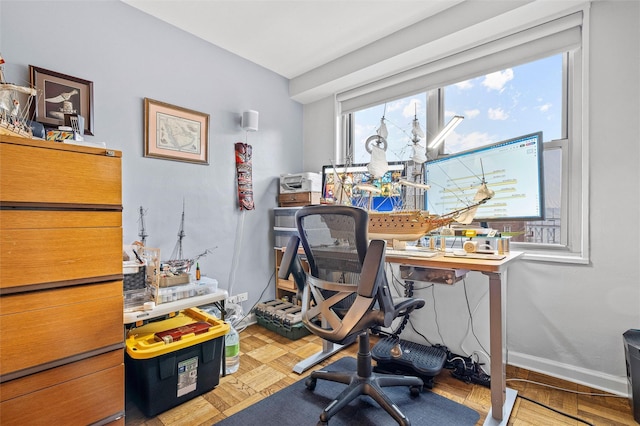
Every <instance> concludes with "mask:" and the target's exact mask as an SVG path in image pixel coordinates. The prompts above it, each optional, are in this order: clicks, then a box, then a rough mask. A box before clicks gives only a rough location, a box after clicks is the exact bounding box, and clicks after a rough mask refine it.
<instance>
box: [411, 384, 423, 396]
mask: <svg viewBox="0 0 640 426" xmlns="http://www.w3.org/2000/svg"><path fill="white" fill-rule="evenodd" d="M409 392H410V393H411V396H413V397H416V396H418V395H420V392H422V386H411V387H410V388H409Z"/></svg>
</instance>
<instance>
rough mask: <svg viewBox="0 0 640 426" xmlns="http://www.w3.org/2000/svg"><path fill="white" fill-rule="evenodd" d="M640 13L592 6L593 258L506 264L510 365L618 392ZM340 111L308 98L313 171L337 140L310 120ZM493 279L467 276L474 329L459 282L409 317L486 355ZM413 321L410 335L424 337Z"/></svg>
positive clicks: (638, 94)
mask: <svg viewBox="0 0 640 426" xmlns="http://www.w3.org/2000/svg"><path fill="white" fill-rule="evenodd" d="M639 21H640V3H638V2H635V1H597V2H593V3H592V4H591V19H590V23H591V25H590V28H589V31H590V33H589V40H590V43H589V44H590V47H589V49H590V50H589V55H590V59H589V62H588V71H587V76H588V79H587V81H586V82H585V83H586V89H587V91H588V94H589V97H590V100H589V104H588V105H589V106H588V108H589V119H590V121H589V123H588V126H589V145H588V147H587V148H588V150H589V152H590V163H589V165H588V168H589V174H590V178H589V179H590V180H589V182H590V185H589V197H590V206H588V208H589V214H590V223H589V227H590V234H591V240H590V248H591V250H590V264H588V265H573V264H560V263H544V262H535V261H518V262H517V263H516V264H514V265H513V266H512V267H511V268H510V269H509V277H508V283H509V285H508V290H507V321H506V325H507V348H508V358H507V359H508V362H509V363H510V364H514V365H520V366H524V367H526V368H528V369H532V370H536V371H542V372H545V373H548V374H551V375H553V376H558V377H566V378H568V379H570V380H574V381H576V382H581V383H586V384H590V385H593V386H595V387H598V388H602V389H606V390H611V391H614V392H617V393H621V394H625V393H626V392H627V383H626V372H625V361H624V352H623V344H622V333H624V332H625V331H626V330H628V329H630V328H640V284H639V282H640V278H639V277H640V267H639V263H640V244H638V241H640V238H639V237H640V233H639V229H640V228H639V226H638V224H639V222H640V216H639V213H640V170H639V168H638V164H640V154H639V153H640V150H639V147H640V126H639V123H640V121H639V119H638V118H639V117H640V80H639V78H638V76H639V75H640V44H639V43H640V32H639V31H640V30H639V27H640V25H639V24H640V22H639ZM334 117H335V110H334V102H333V97H329V98H326V99H324V100H321V101H317V102H315V103H313V104H307V105H305V106H304V121H305V137H304V139H305V153H304V165H305V168H306V169H309V170H313V169H318V168H319V167H321V165H322V164H324V163H323V162H326V158H334V157H333V155H334V151H333V146H331V145H323V146H322V149H323V150H324V151H322V152H319V149H320V148H318V146H319V144H318V141H319V140H331V141H333V140H334V139H335V138H334V136H335V135H334V133H333V130H332V129H329V128H324V131H320V130H321V129H319V128H318V126H313V127H307V123H318V122H322V123H329V122H333V121H332V120H335V118H334ZM307 144H312V145H313V146H306V145H307ZM308 149H309V151H307V150H308ZM311 149H312V150H313V151H311ZM311 153H313V154H311ZM487 284H488V283H487V279H486V277H484V276H482V275H481V274H469V276H468V278H467V280H466V287H467V292H466V294H468V298H469V300H468V304H469V306H470V309H471V310H472V311H473V312H474V314H473V319H474V321H473V326H474V327H473V332H474V333H475V336H474V334H473V333H472V332H471V330H470V328H469V323H468V314H467V302H466V299H465V290H464V286H463V284H462V283H458V284H456V285H453V286H445V285H440V286H437V287H436V288H434V290H433V292H431V290H429V291H421V292H419V293H418V295H419V296H420V297H423V298H425V299H426V300H427V306H426V308H425V309H422V310H420V311H417V312H416V314H415V315H412V317H413V318H414V320H413V324H414V325H415V326H416V328H417V329H418V330H419V331H420V332H421V333H423V334H424V335H426V336H427V337H428V338H429V339H430V340H431V341H432V342H434V343H443V340H444V344H445V345H447V346H449V348H450V349H451V350H452V351H454V352H456V353H469V354H470V353H472V352H477V353H478V354H479V356H480V360H481V361H483V362H487V363H488V362H489V360H488V359H487V358H485V357H484V356H483V355H482V353H483V352H484V349H483V347H484V348H487V349H488V348H489V332H488V327H487V324H488V298H487V295H486V292H487V288H488V285H487ZM434 312H437V323H436V316H435V314H434ZM409 328H410V327H407V328H406V329H405V330H406V331H408V332H407V333H406V336H407V338H409V339H410V340H415V341H420V342H421V341H422V338H421V337H420V336H418V335H415V334H412V333H411V331H410V330H409ZM403 336H405V334H404V333H403ZM476 336H477V339H476ZM478 341H479V342H480V343H478Z"/></svg>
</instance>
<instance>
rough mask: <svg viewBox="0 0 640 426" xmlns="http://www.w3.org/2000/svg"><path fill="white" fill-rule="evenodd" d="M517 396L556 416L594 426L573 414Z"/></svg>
mask: <svg viewBox="0 0 640 426" xmlns="http://www.w3.org/2000/svg"><path fill="white" fill-rule="evenodd" d="M517 396H518V398H522V399H524V400H527V401H529V402H533V403H534V404H538V405H539V406H541V407H544V408H546V409H548V410H551V411H554V412H556V413H558V414H561V415H563V416H565V417H568V418H570V419H573V420H576V421H578V422H580V423H584V424H586V425H589V426H595V425H594V424H593V423H589V422H588V421H586V420H583V419H581V418H580V417H576V416H574V415H573V414H569V413H565V412H563V411H560V410H557V409H555V408H553V407H549V406H548V405H546V404H543V403H541V402H538V401H535V400H533V399H531V398H527V397H526V396H522V395H520V394H518V395H517Z"/></svg>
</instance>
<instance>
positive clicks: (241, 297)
mask: <svg viewBox="0 0 640 426" xmlns="http://www.w3.org/2000/svg"><path fill="white" fill-rule="evenodd" d="M247 300H249V293H240V294H236V295H234V296H229V297H227V303H230V304H231V303H236V304H237V303H240V302H244V301H247Z"/></svg>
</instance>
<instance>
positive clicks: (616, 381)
mask: <svg viewBox="0 0 640 426" xmlns="http://www.w3.org/2000/svg"><path fill="white" fill-rule="evenodd" d="M507 363H508V364H509V365H513V366H515V367H521V368H525V369H527V370H531V371H535V372H537V373H542V374H546V375H548V376H552V377H556V378H558V379H563V380H567V381H569V382H573V383H578V384H580V385H584V386H589V387H592V388H595V389H600V390H603V391H605V392H609V393H612V394H615V395H620V396H625V397H628V396H629V389H628V382H627V378H626V377H619V376H612V375H610V374H604V373H601V372H599V371H594V370H587V369H585V368H579V367H575V366H573V365H568V364H562V363H559V362H555V361H550V360H548V359H544V358H538V357H534V356H531V355H527V354H522V353H518V352H513V351H509V356H508V361H507ZM507 386H509V383H508V382H507Z"/></svg>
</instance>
